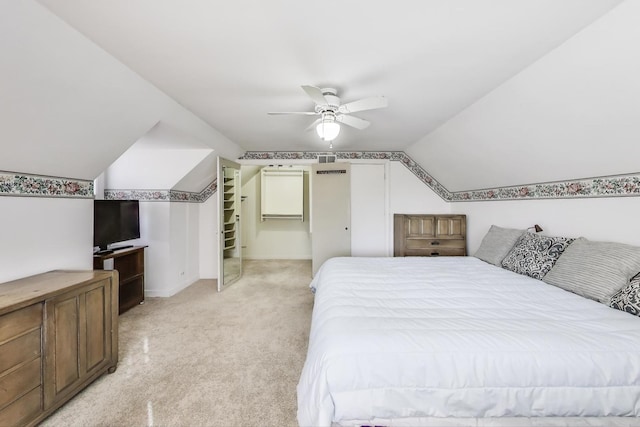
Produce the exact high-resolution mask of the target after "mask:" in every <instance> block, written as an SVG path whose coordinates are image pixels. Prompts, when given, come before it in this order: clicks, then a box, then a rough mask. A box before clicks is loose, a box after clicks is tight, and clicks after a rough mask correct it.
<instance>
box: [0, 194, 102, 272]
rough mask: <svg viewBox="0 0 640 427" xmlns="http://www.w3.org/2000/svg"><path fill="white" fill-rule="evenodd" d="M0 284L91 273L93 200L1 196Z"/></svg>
mask: <svg viewBox="0 0 640 427" xmlns="http://www.w3.org/2000/svg"><path fill="white" fill-rule="evenodd" d="M0 224H1V226H0V283H2V282H5V281H9V280H14V279H19V278H22V277H26V276H31V275H33V274H37V273H42V272H45V271H49V270H56V269H81V270H91V269H93V257H92V247H93V200H90V199H89V200H87V199H82V200H75V199H62V198H60V199H53V198H40V197H6V196H1V197H0Z"/></svg>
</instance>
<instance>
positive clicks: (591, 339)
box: [298, 257, 640, 426]
mask: <svg viewBox="0 0 640 427" xmlns="http://www.w3.org/2000/svg"><path fill="white" fill-rule="evenodd" d="M311 286H312V287H315V288H316V289H317V290H316V296H315V305H314V309H313V318H312V324H311V334H310V339H309V350H308V355H307V360H306V362H305V365H304V369H303V371H302V375H301V378H300V382H299V384H298V422H299V423H300V425H301V426H329V425H331V423H332V421H333V422H340V421H344V420H372V419H374V418H376V419H397V418H405V417H407V418H408V417H414V418H415V417H513V416H527V417H540V416H560V417H569V416H639V415H640V319H639V318H637V317H635V316H632V315H630V314H627V313H624V312H621V311H618V310H614V309H611V308H609V307H607V306H605V305H603V304H600V303H598V302H595V301H591V300H588V299H585V298H582V297H579V296H577V295H574V294H572V293H569V292H566V291H564V290H562V289H559V288H556V287H554V286H551V285H547V284H545V283H543V282H541V281H539V280H535V279H531V278H529V277H526V276H522V275H519V274H515V273H512V272H509V271H506V270H503V269H501V268H498V267H495V266H492V265H489V264H487V263H485V262H483V261H480V260H478V259H476V258H473V257H440V258H334V259H331V260H329V261H327V262H326V263H325V264H324V265H323V266H322V268H321V269H320V271H319V272H318V274H317V275H316V277H315V279H314V280H313V282H312V284H311Z"/></svg>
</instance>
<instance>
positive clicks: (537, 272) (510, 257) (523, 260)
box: [502, 233, 573, 279]
mask: <svg viewBox="0 0 640 427" xmlns="http://www.w3.org/2000/svg"><path fill="white" fill-rule="evenodd" d="M571 242H573V239H569V238H567V237H548V236H540V235H538V234H533V233H524V234H523V235H522V236H520V238H519V239H518V241H517V242H516V244H515V245H514V246H513V249H511V251H510V252H509V253H508V254H507V256H506V257H504V259H503V260H502V267H503V268H505V269H507V270H511V271H513V272H514V273H519V274H524V275H527V276H530V277H533V278H534V279H542V278H543V277H544V276H545V275H546V274H547V273H548V272H549V270H551V267H553V265H554V264H555V263H556V261H557V260H558V258H560V255H562V252H564V250H565V249H567V247H570V245H571Z"/></svg>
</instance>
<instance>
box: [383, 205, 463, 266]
mask: <svg viewBox="0 0 640 427" xmlns="http://www.w3.org/2000/svg"><path fill="white" fill-rule="evenodd" d="M466 236H467V217H466V215H406V214H395V215H394V216H393V256H465V255H466V254H467V250H466V243H467V240H466Z"/></svg>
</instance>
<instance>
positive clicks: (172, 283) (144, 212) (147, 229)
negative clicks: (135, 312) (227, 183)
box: [129, 201, 200, 297]
mask: <svg viewBox="0 0 640 427" xmlns="http://www.w3.org/2000/svg"><path fill="white" fill-rule="evenodd" d="M199 216H200V208H199V204H196V203H182V202H145V201H140V239H137V240H132V241H130V242H129V243H130V244H140V245H148V246H149V247H148V248H147V249H145V295H146V296H149V297H169V296H171V295H174V294H176V293H178V292H180V291H181V290H182V289H184V288H186V287H187V286H189V285H191V284H192V283H193V282H195V281H196V280H198V279H199V278H200V236H199V230H200V218H199Z"/></svg>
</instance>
